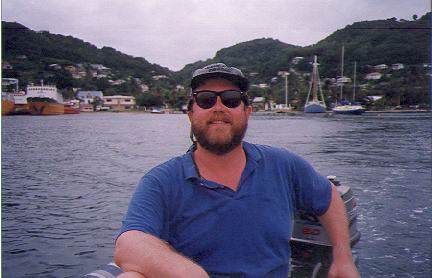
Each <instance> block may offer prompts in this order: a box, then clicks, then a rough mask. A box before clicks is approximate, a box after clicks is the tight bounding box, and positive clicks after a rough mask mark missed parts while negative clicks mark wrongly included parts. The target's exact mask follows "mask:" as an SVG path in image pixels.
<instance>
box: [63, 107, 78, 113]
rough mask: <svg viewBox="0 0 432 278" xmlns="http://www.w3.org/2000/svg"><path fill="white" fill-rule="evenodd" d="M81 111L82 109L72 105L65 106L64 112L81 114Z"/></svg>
mask: <svg viewBox="0 0 432 278" xmlns="http://www.w3.org/2000/svg"><path fill="white" fill-rule="evenodd" d="M79 113H80V109H79V108H76V107H70V106H65V107H64V114H79Z"/></svg>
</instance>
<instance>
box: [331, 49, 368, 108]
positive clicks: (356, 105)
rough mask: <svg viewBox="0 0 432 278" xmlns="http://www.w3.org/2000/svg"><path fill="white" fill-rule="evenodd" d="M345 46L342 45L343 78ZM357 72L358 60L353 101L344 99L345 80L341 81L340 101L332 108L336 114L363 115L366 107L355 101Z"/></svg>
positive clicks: (355, 64) (355, 65) (355, 67)
mask: <svg viewBox="0 0 432 278" xmlns="http://www.w3.org/2000/svg"><path fill="white" fill-rule="evenodd" d="M344 50H345V47H344V46H342V59H341V61H342V62H341V79H343V65H344V52H345V51H344ZM356 74H357V62H356V61H355V62H354V84H353V95H352V102H349V101H346V100H342V98H343V96H342V95H343V82H341V84H340V86H341V91H340V102H339V103H336V105H335V107H334V108H333V109H332V111H333V113H335V114H350V115H361V114H363V113H364V112H365V111H366V109H365V108H364V107H363V106H361V105H360V104H359V103H356V102H354V101H355V93H356Z"/></svg>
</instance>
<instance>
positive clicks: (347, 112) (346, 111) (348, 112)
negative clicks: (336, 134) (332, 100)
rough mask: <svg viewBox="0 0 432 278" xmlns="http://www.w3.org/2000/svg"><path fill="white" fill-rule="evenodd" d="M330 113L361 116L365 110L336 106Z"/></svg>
mask: <svg viewBox="0 0 432 278" xmlns="http://www.w3.org/2000/svg"><path fill="white" fill-rule="evenodd" d="M332 111H333V113H335V114H345V115H361V114H363V113H364V112H365V111H366V110H365V109H364V108H363V107H361V106H352V105H343V106H336V107H335V108H333V110H332Z"/></svg>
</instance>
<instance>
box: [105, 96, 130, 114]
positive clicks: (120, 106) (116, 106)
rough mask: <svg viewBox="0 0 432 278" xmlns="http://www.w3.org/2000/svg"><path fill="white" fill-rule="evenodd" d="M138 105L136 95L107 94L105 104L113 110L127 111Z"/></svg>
mask: <svg viewBox="0 0 432 278" xmlns="http://www.w3.org/2000/svg"><path fill="white" fill-rule="evenodd" d="M135 105H136V102H135V97H132V96H120V95H115V96H105V97H104V106H105V107H109V110H111V111H125V110H131V109H134V108H135Z"/></svg>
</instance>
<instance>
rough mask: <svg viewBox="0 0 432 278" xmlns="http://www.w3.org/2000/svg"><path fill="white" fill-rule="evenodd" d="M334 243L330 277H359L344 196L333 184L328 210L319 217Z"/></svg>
mask: <svg viewBox="0 0 432 278" xmlns="http://www.w3.org/2000/svg"><path fill="white" fill-rule="evenodd" d="M319 220H320V222H321V224H322V225H323V226H324V228H325V229H326V232H327V234H328V236H329V238H330V241H331V243H332V245H333V261H332V264H331V266H330V270H329V274H328V277H329V278H337V277H341V278H351V277H352V278H358V277H360V274H359V273H358V271H357V268H356V266H355V264H354V261H353V258H352V253H351V246H350V239H349V231H348V220H347V215H346V210H345V206H344V203H343V201H342V198H341V197H340V195H339V192H337V190H336V187H335V186H334V185H332V197H331V201H330V206H329V208H328V209H327V211H326V212H325V213H324V214H323V215H322V216H320V217H319Z"/></svg>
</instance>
